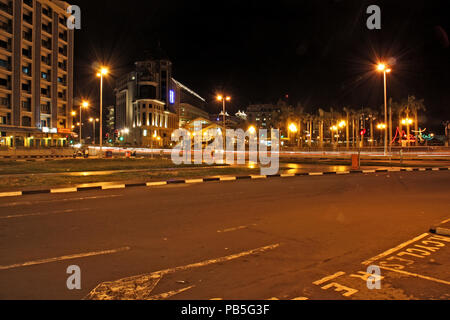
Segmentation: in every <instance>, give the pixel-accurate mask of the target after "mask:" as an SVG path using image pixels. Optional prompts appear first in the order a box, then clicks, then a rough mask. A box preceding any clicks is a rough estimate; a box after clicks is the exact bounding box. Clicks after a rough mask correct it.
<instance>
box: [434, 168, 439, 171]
mask: <svg viewBox="0 0 450 320" xmlns="http://www.w3.org/2000/svg"><path fill="white" fill-rule="evenodd" d="M432 170H433V171H439V170H440V169H439V168H433V169H432Z"/></svg>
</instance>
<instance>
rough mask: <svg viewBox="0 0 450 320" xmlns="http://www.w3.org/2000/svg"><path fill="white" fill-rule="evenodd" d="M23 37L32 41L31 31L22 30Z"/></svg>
mask: <svg viewBox="0 0 450 320" xmlns="http://www.w3.org/2000/svg"><path fill="white" fill-rule="evenodd" d="M23 38H24V39H25V40H27V41H29V42H33V33H32V32H24V33H23Z"/></svg>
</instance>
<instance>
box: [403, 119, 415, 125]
mask: <svg viewBox="0 0 450 320" xmlns="http://www.w3.org/2000/svg"><path fill="white" fill-rule="evenodd" d="M413 122H414V121H413V120H412V119H409V118H406V119H403V120H402V124H404V125H412V124H413Z"/></svg>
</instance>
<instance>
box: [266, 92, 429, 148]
mask: <svg viewBox="0 0 450 320" xmlns="http://www.w3.org/2000/svg"><path fill="white" fill-rule="evenodd" d="M382 110H384V106H383V107H380V108H378V109H377V110H375V109H371V108H365V107H363V108H361V109H352V108H350V107H343V108H339V109H338V108H330V109H329V111H325V110H324V109H322V108H318V109H317V110H316V111H315V112H313V113H308V112H305V108H304V107H303V106H302V105H301V104H298V105H297V106H296V107H293V106H289V105H287V104H285V103H281V105H280V111H275V112H273V114H272V124H271V125H272V127H276V128H279V129H280V130H281V135H282V137H283V138H284V139H285V141H286V144H288V145H291V146H294V145H296V146H298V147H313V146H314V147H319V148H322V147H325V146H329V145H331V146H334V147H336V146H338V145H340V146H345V147H346V148H351V147H353V148H358V147H365V146H371V147H373V146H377V145H383V139H384V126H385V125H387V126H388V128H390V130H388V131H389V137H388V139H389V140H388V141H389V142H391V143H392V144H393V145H395V144H397V143H399V144H401V140H405V139H406V140H408V144H409V143H410V141H411V140H415V141H414V144H416V145H418V144H419V141H418V139H412V137H413V136H414V134H413V133H417V132H418V131H419V128H420V126H419V112H420V111H425V110H426V108H425V105H424V101H423V100H417V99H416V98H415V97H414V96H410V97H408V99H406V100H404V101H401V102H395V101H393V100H392V99H391V100H390V101H389V110H390V111H389V115H388V118H389V119H390V121H389V122H391V125H390V123H387V124H386V123H384V112H383V111H382ZM407 119H409V121H408V120H407ZM405 120H407V122H406V124H405ZM411 122H412V123H413V125H414V130H411V128H410V127H411V125H410V123H411ZM397 124H398V127H397ZM293 126H294V128H295V130H293V129H292V128H293ZM396 128H397V130H396ZM404 129H406V132H404ZM411 131H412V132H411ZM397 132H398V133H400V135H397V137H395V136H396V133H397ZM408 137H411V139H408ZM394 138H396V141H393V140H394Z"/></svg>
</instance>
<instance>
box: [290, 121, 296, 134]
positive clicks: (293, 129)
mask: <svg viewBox="0 0 450 320" xmlns="http://www.w3.org/2000/svg"><path fill="white" fill-rule="evenodd" d="M289 131H290V132H292V133H297V132H298V128H297V126H296V125H295V124H294V123H291V124H290V125H289Z"/></svg>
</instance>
